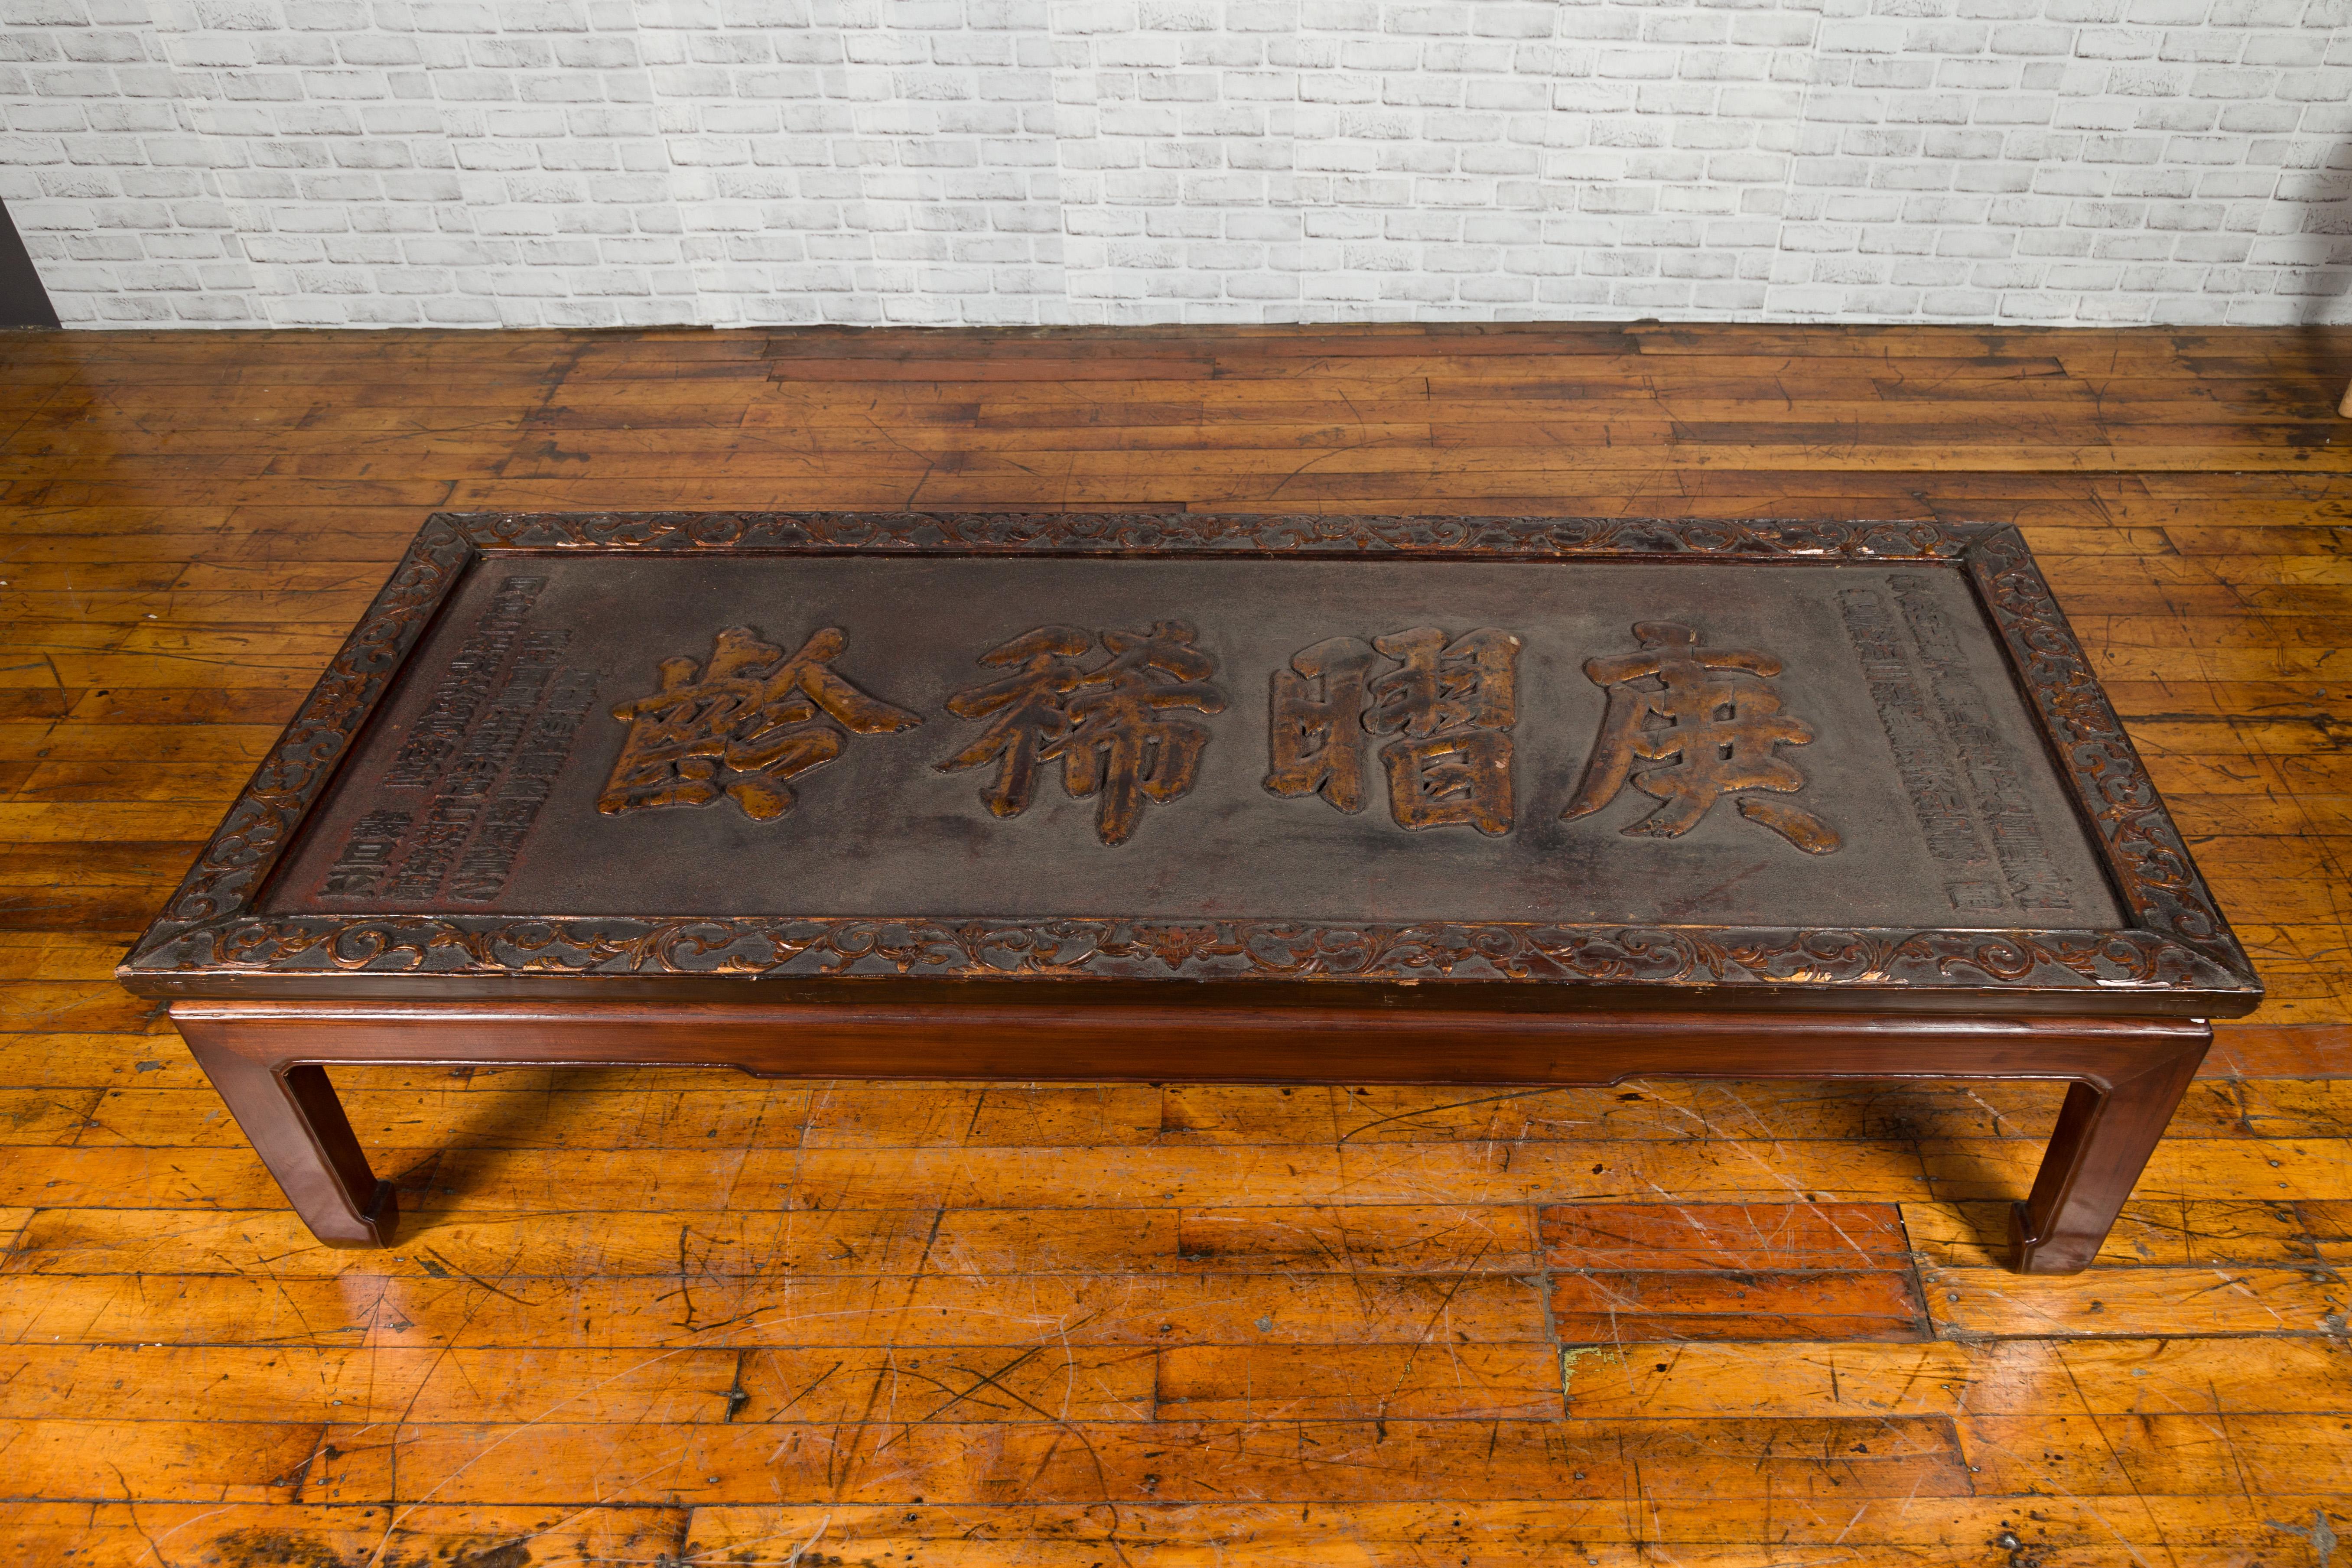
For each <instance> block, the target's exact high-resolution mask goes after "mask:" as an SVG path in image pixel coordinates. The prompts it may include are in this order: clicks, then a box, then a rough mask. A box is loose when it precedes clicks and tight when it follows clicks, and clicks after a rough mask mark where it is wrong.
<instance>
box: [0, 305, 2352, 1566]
mask: <svg viewBox="0 0 2352 1568" xmlns="http://www.w3.org/2000/svg"><path fill="white" fill-rule="evenodd" d="M2347 374H2352V331H2335V332H2332V333H2329V332H2320V331H2314V332H2306V333H2294V332H2286V331H2206V332H2177V333H2176V332H2164V331H2139V332H2095V331H2072V332H2058V331H1968V330H1918V329H1901V330H1895V329H1886V330H1832V329H1787V328H1771V329H1764V328H1757V329H1748V328H1681V327H1665V326H1657V325H1654V324H1649V325H1636V326H1631V327H1608V326H1570V327H1541V328H1510V329H1485V330H1481V329H1475V328H1474V329H1440V328H1371V329H1362V330H1348V331H1341V330H1327V329H1297V330H1275V329H1252V330H1192V331H1173V330H1169V331H1129V332H1124V333H1105V332H1002V333H987V334H965V335H951V334H945V333H917V332H902V333H850V332H841V331H811V332H804V333H803V332H777V333H761V332H749V333H740V334H717V333H710V332H676V333H646V334H600V333H581V334H558V333H497V334H493V333H479V334H475V333H448V334H434V333H421V334H420V333H399V332H383V333H352V334H340V333H324V332H312V333H296V332H288V333H283V334H239V333H215V332H193V331H192V332H184V333H178V334H160V335H146V334H139V333H128V332H125V333H94V332H93V333H72V334H58V333H46V334H34V333H19V334H8V335H0V515H5V528H6V534H5V550H0V556H5V568H0V576H5V585H4V586H0V605H5V622H6V624H5V647H0V655H5V657H0V847H5V855H0V910H5V915H0V926H5V929H4V930H0V981H4V982H5V984H0V992H5V996H0V1008H5V1013H0V1028H5V1030H8V1031H11V1033H9V1034H7V1035H6V1036H5V1058H0V1138H5V1143H6V1145H7V1147H6V1148H5V1152H0V1205H15V1206H13V1207H5V1208H0V1233H5V1235H6V1236H7V1237H9V1238H10V1245H9V1250H8V1251H7V1253H6V1255H5V1272H0V1430H5V1436H0V1494H5V1496H6V1497H7V1498H9V1499H11V1500H8V1501H5V1502H0V1564H5V1568H49V1565H53V1564H54V1565H70V1568H128V1565H131V1564H150V1563H152V1564H158V1565H162V1568H198V1565H202V1564H233V1565H236V1568H258V1565H263V1564H268V1565H277V1564H287V1565H290V1568H425V1565H428V1564H429V1565H431V1568H457V1565H460V1564H472V1565H474V1568H521V1565H523V1564H526V1563H530V1564H557V1563H635V1564H646V1565H648V1568H650V1565H654V1564H662V1565H666V1568H676V1565H677V1564H680V1563H707V1564H711V1565H713V1568H717V1565H720V1564H760V1563H772V1564H785V1563H805V1564H818V1563H825V1564H852V1563H854V1564H866V1563H873V1564H883V1563H887V1564H914V1565H920V1568H951V1565H952V1568H968V1565H974V1564H1022V1565H1024V1568H1025V1565H1033V1564H1034V1565H1042V1568H1079V1565H1083V1564H1094V1563H1106V1564H1109V1563H1117V1564H1133V1565H1137V1568H1143V1565H1151V1568H1173V1565H1176V1564H1185V1565H1192V1564H1201V1565H1207V1564H1219V1565H1226V1564H1257V1563H1277V1564H1335V1563H1412V1564H1439V1563H1446V1564H1455V1563H1467V1564H1546V1565H1551V1564H1612V1565H1614V1564H1623V1563H1673V1564H1685V1565H1694V1568H1697V1565H1705V1568H1732V1565H1735V1564H1737V1565H1742V1568H1764V1565H1767V1564H1772V1565H1781V1564H1789V1565H1794V1564H1830V1563H1854V1564H1877V1563H1982V1564H1989V1565H2000V1568H2061V1565H2067V1568H2075V1565H2090V1564H2099V1565H2107V1564H2115V1565H2119V1568H2120V1565H2123V1564H2135V1565H2153V1564H2167V1565H2177V1568H2213V1565H2218V1564H2223V1563H2230V1564H2242V1565H2249V1568H2251V1565H2253V1564H2261V1565H2263V1568H2302V1565H2305V1564H2324V1563H2328V1562H2329V1561H2330V1559H2331V1557H2333V1558H2334V1560H2335V1562H2336V1563H2338V1564H2339V1565H2340V1564H2344V1563H2352V1351H2347V1327H2346V1324H2347V1319H2346V1314H2347V1310H2352V1285H2347V1282H2346V1280H2345V1279H2344V1277H2343V1275H2342V1274H2341V1273H2339V1272H2338V1271H2339V1269H2342V1268H2344V1266H2345V1265H2346V1264H2347V1263H2352V1161H2347V1155H2352V1029H2347V1022H2352V890H2348V889H2352V652H2347V647H2352V476H2347V470H2352V421H2347V420H2342V419H2338V418H2336V416H2334V414H2333V405H2334V402H2335V398H2336V395H2337V394H2338V393H2339V392H2340V391H2341V390H2342V387H2343V384H2344V382H2345V380H2346V377H2347ZM1139 506H1142V507H1168V508H1194V509H1240V510H1304V511H1315V510H1329V511H1345V510H1355V511H1363V510H1395V511H1450V512H1460V511H1481V510H1494V511H1500V512H1517V513H1528V512H1555V513H1577V512H1585V513H1593V512H1603V513H1621V512H1623V513H1670V514H1686V513H1697V514H1705V515H1718V516H1737V517H1754V516H1804V517H1811V516H1822V517H1853V516H1871V517H1895V518H1925V517H1942V518H1968V519H2003V520H2013V521H2016V522H2018V523H2020V524H2021V525H2022V527H2023V528H2024V529H2025V531H2026V532H2027V534H2028V535H2029V536H2030V538H2031V539H2032V543H2033V546H2034V548H2035V549H2036V551H2037V552H2040V555H2041V558H2042V563H2043V565H2044V566H2045V567H2046V569H2047V570H2048V573H2049V575H2050V577H2051V580H2052V581H2053V584H2055V585H2056V587H2057V589H2058V592H2059V595H2060V596H2061V598H2062V599H2063V601H2064V603H2065V605H2066V607H2067V609H2068V611H2069V612H2070V613H2071V614H2072V616H2073V617H2074V625H2075V626H2076V628H2077V629H2078V630H2079V631H2080V633H2081V634H2082V636H2083V638H2084V642H2085V643H2086V644H2087V645H2088V646H2089V647H2090V648H2091V649H2092V650H2093V653H2094V655H2095V658H2097V660H2098V661H2099V664H2100V666H2101V668H2102V670H2103V673H2104V676H2105V679H2106V681H2107V682H2108V689H2109V690H2110V691H2111V692H2112V693H2113V694H2114V695H2115V697H2116V700H2117V702H2118V705H2119V706H2120V707H2121V709H2122V710H2123V711H2124V713H2125V715H2126V718H2127V719H2128V720H2129V721H2130V725H2131V729H2132V731H2133V733H2134V735H2135V736H2136V737H2137V740H2138V742H2139V743H2140V745H2141V746H2142V747H2143V749H2144V750H2145V752H2147V758H2148V761H2149V763H2150V765H2151V767H2152V768H2153V770H2154V772H2155V773H2156V774H2157V776H2158V780H2159V782H2160V783H2161V784H2162V785H2163V787H2164V789H2165V790H2166V792H2167V794H2168V796H2169V798H2170V801H2171V803H2172V805H2173V808H2174V810H2175V811H2176V812H2177V813H2178V815H2179V817H2180V819H2181V822H2182V824H2183V826H2184V827H2186V828H2187V829H2188V831H2189V833H2190V835H2191V836H2192V838H2193V840H2194V842H2195V844H2196V847H2197V853H2198V856H2199V858H2200V861H2201V863H2202V864H2203V866H2204V868H2205V870H2206V871H2207V873H2208V874H2209V876H2210V879H2211V880H2212V882H2213V884H2214V886H2215V888H2216V889H2217V890H2218V892H2219V893H2220V895H2221V899H2222V900H2223V902H2224V904H2225V905H2226V906H2227V907H2228V909H2229V910H2231V913H2232V914H2233V915H2234V916H2235V917H2236V919H2237V921H2238V924H2239V930H2240V931H2241V932H2242V934H2243V936H2244V937H2245V939H2246V941H2247V943H2248V945H2249V946H2250V947H2251V948H2252V951H2253V952H2254V953H2255V954H2256V956H2257V958H2258V960H2259V961H2260V963H2261V964H2262V968H2263V973H2264V976H2265V978H2266V979H2267V981H2268V983H2269V984H2270V986H2271V995H2272V1000H2271V1001H2270V1002H2269V1003H2268V1005H2266V1006H2265V1007H2264V1008H2263V1011H2262V1012H2261V1013H2260V1014H2259V1015H2257V1016H2256V1017H2255V1018H2254V1019H2252V1020H2250V1021H2249V1023H2248V1025H2246V1026H2238V1027H2232V1028H2230V1029H2227V1030H2226V1031H2225V1032H2224V1033H2223V1036H2222V1041H2221V1047H2220V1048H2219V1049H2217V1051H2216V1053H2215V1057H2214V1061H2213V1067H2212V1068H2211V1069H2210V1070H2211V1076H2210V1077H2208V1078H2207V1079H2204V1080H2203V1081H2201V1082H2200V1084H2199V1085H2198V1086H2197V1088H2196V1089H2195V1090H2194V1091H2193V1093H2192V1096H2191V1099H2190V1101H2189V1105H2188V1107H2187V1109H2186V1110H2184V1111H2183V1113H2182V1114H2181V1116H2180V1118H2179V1121H2178V1122H2177V1123H2176V1125H2175V1127H2174V1135H2173V1136H2172V1138H2171V1139H2170V1140H2169V1141H2168V1142H2166V1143H2165V1145H2164V1146H2163V1148H2162V1150H2161V1151H2160V1152H2158V1156H2157V1158H2156V1162H2155V1163H2154V1165H2153V1167H2152V1168H2151V1170H2150V1173H2149V1174H2148V1176H2147V1179H2146V1180H2145V1182H2144V1183H2143V1184H2142V1186H2141V1190H2140V1194H2139V1199H2138V1201H2137V1204H2136V1205H2135V1206H2134V1208H2133V1210H2132V1211H2131V1213H2130V1215H2129V1217H2128V1218H2127V1220H2126V1224H2125V1225H2124V1226H2123V1227H2122V1228H2121V1229H2120V1230H2119V1231H2118V1233H2117V1235H2116V1237H2115V1239H2114V1241H2113V1243H2112V1245H2111V1246H2110V1247H2109V1248H2108V1250H2107V1253H2106V1255H2105V1258H2103V1259H2102V1261H2101V1263H2100V1265H2099V1267H2098V1268H2095V1269H2094V1270H2093V1271H2091V1272H2090V1273H2087V1274H2084V1275H2083V1276H2080V1277H2078V1278H2074V1279H2031V1280H2029V1279H2018V1278H2015V1277H2012V1276H2011V1275H2008V1274H2006V1273H2003V1272H2001V1271H2000V1269H1998V1268H1995V1267H1994V1266H1993V1264H1992V1253H1991V1251H1990V1248H1989V1246H1988V1241H1989V1239H1990V1238H1991V1237H1994V1236H1996V1235H1997V1233H1998V1229H1999V1226H2000V1219H2001V1214H2002V1208H2001V1204H2002V1200H2005V1199H2007V1198H2010V1197H2011V1196H2015V1195H2018V1194H2021V1193H2022V1192H2023V1191H2024V1187H2025V1184H2026V1182H2027V1179H2028V1176H2029V1173H2030V1172H2031V1170H2032V1163H2033V1161H2034V1158H2035V1156H2036V1154H2037V1152H2038V1150H2039V1145H2040V1141H2041V1139H2042V1137H2043V1135H2044V1134H2045V1132H2046V1131H2047V1129H2048V1127H2049V1124H2050V1122H2051V1120H2052V1118H2053V1112H2054V1109H2055V1105H2056V1095H2055V1092H2054V1091H2052V1090H2043V1089H2036V1088H2027V1089H2017V1088H2007V1089H1996V1088H1991V1087H1984V1086H1969V1085H1961V1084H1949V1085H1927V1086H1912V1087H1905V1088H1894V1087H1889V1088H1885V1089H1867V1088H1864V1089H1854V1088H1846V1089H1830V1088H1825V1087H1817V1086H1811V1087H1809V1086H1802V1085H1800V1086H1789V1085H1780V1086H1776V1087H1767V1086H1760V1085H1740V1084H1728V1085H1712V1086H1691V1085H1674V1084H1655V1085H1651V1084H1630V1085H1625V1086H1622V1087H1621V1088H1619V1089H1609V1090H1582V1091H1573V1092H1549V1093H1526V1092H1519V1093H1507V1094H1493V1095H1476V1094H1464V1093H1460V1092H1444V1091H1428V1092H1420V1091H1399V1090H1394V1089H1376V1090H1363V1089H1346V1088H1339V1089H1328V1090H1326V1089H1313V1090H1309V1089H1299V1090H1295V1091H1294V1090H1287V1089H1152V1088H1149V1087H1108V1086H1086V1085H1077V1086H1070V1085H1056V1086H1045V1087H1039V1088H1035V1089H990V1090H988V1091H986V1092H984V1093H983V1092H982V1091H980V1090H978V1089H971V1088H964V1087H958V1086H952V1085H941V1086H937V1087H918V1088H907V1087H897V1088H887V1087H880V1086H871V1085H866V1084H859V1083H830V1084H823V1085H816V1086H794V1085H784V1084H768V1085H760V1084H755V1083H752V1082H751V1081H750V1080H746V1079H737V1078H732V1077H730V1076H727V1075H723V1074H717V1073H704V1072H677V1071H673V1072H666V1073H656V1072H635V1071H624V1070H600V1071H547V1070H532V1071H503V1072H490V1071H475V1072H471V1073H459V1074H454V1075H440V1074H427V1073H425V1072H418V1071H395V1070H386V1069H376V1070H369V1071H365V1072H352V1073H350V1074H348V1075H346V1076H345V1078H344V1079H343V1081H344V1082H345V1084H346V1086H347V1093H346V1100H347V1101H348V1102H349V1103H350V1105H351V1106H352V1115H353V1120H354V1121H355V1122H357V1123H358V1125H359V1127H360V1131H361V1135H362V1138H363V1139H364V1141H365V1142H367V1144H368V1145H369V1147H370V1149H371V1150H372V1151H373V1153H374V1155H375V1158H376V1162H377V1164H378V1168H379V1169H386V1170H390V1171H394V1172H397V1173H399V1180H400V1184H401V1188H402V1191H401V1206H402V1209H403V1213H404V1234H403V1236H402V1238H401V1241H400V1244H399V1246H398V1247H396V1248H394V1250H392V1251H390V1252H387V1253H352V1252H334V1251H328V1250H325V1249H322V1248H320V1247H316V1246H315V1245H313V1244H312V1243H311V1242H310V1238H309V1237H308V1235H307V1234H306V1233H305V1232H304V1231H303V1230H302V1228H301V1227H300V1226H299V1225H297V1224H295V1223H294V1222H293V1221H292V1219H291V1218H290V1217H289V1215H287V1214H286V1213H285V1211H284V1210H283V1209H282V1207H281V1206H280V1205H279V1200H278V1194H277V1193H276V1191H275V1189H274V1188H273V1187H272V1186H271V1184H270V1183H269V1182H268V1179H267V1178H266V1177H265V1176H264V1175H263V1173H262V1172H261V1170H260V1168H259V1166H258V1165H257V1163H255V1161H254V1159H253V1158H252V1156H251V1154H250V1153H249V1152H248V1151H247V1148H246V1146H245V1144H244V1142H243V1141H242V1140H241V1139H240V1138H239V1136H238V1135H237V1132H236V1129H235V1128H234V1127H233V1126H231V1125H229V1124H228V1123H227V1121H226V1118H225V1117H224V1115H223V1113H222V1111H221V1110H220V1108H219V1105H218V1102H217V1101H216V1100H215V1098H214V1097H213V1095H212V1093H211V1091H210V1089H208V1088H207V1087H206V1085H205V1081H204V1079H203V1078H202V1076H201V1075H200V1074H199V1073H198V1072H197V1070H196V1068H194V1064H193V1063H192V1062H191V1061H190V1059H189V1058H188V1056H187V1053H186V1052H185V1051H184V1049H183V1048H182V1047H181V1046H180V1044H179V1042H178V1040H177V1038H176V1037H174V1036H173V1034H172V1033H171V1031H170V1030H169V1028H168V1027H167V1026H165V1025H163V1023H161V1022H160V1021H159V1020H158V1019H157V1018H156V1016H155V1015H154V1011H153V1009H152V1008H150V1007H147V1006H145V1005H142V1004H140V1003H138V1002H136V1001H134V1000H133V999H131V997H129V996H127V995H125V994H123V993H121V991H119V990H117V989H116V988H115V987H114V985H113V984H111V983H110V980H109V978H108V975H109V972H110V968H111V966H112V964H113V963H114V961H115V958H116V956H117V954H118V952H119V951H120V950H121V947H122V946H123V944H124V942H126V941H127V939H128V938H129V936H130V935H131V933H132V932H133V931H135V930H136V929H137V928H138V927H139V926H140V925H141V924H142V922H143V921H145V919H146V918H147V916H148V914H149V913H150V911H152V910H153V909H154V908H155V906H156V904H157V903H158V901H159V900H160V899H161V898H162V897H163V893H164V891H165V890H166V889H167V888H168V887H169V886H170V884H171V883H172V882H173V880H174V879H176V878H177V877H178V875H179V873H180V871H181V870H182V868H183V867H184V864H185V862H186V861H187V859H188V858H189V857H190V856H191V854H192V853H193V851H194V847H195V845H196V842H197V840H198V838H199V837H201V836H202V835H204V834H205V832H206V831H207V829H208V828H209V827H210V826H212V824H213V822H214V821H215V816H216V815H217V813H218V812H219V811H220V809H221V808H222V806H223V805H224V804H225V803H226V801H227V800H228V799H229V797H230V795H232V793H233V792H234V791H235V790H236V787H237V786H238V784H240V783H241V782H242V780H243V777H244V775H245V773H246V772H247V770H248V769H249V768H250V767H251V765H252V763H253V762H254V760H255V759H256V758H257V756H259V755H260V754H261V752H262V749H263V747H264V745H265V744H266V742H268V740H269V739H270V737H271V736H272V734H273V733H274V732H275V731H276V728H277V726H278V724H280V723H281V722H282V721H284V720H285V719H286V718H287V717H288V716H289V713H290V711H291V710H292V708H293V705H294V703H295V701H296V700H297V699H298V698H299V695H300V694H301V693H302V691H303V690H304V689H307V688H308V686H309V685H310V681H311V679H312V678H313V676H314V674H315V673H316V672H317V670H318V669H319V668H320V666H321V665H322V664H323V663H324V662H325V660H326V659H327V658H328V656H329V654H330V652H331V649H332V648H333V647H335V645H336V644H337V642H338V641H339V640H340V639H341V636H342V634H343V632H344V630H345V629H346V628H347V627H348V626H350V624H351V623H352V621H353V620H354V618H355V617H356V616H358V615H359V613H360V611H361V609H362V605H364V604H365V603H366V602H367V600H368V599H369V597H370V596H371V595H373V593H374V591H375V588H376V586H377V584H378V583H379V582H380V580H381V579H382V577H383V574H384V571H385V569H386V567H387V565H388V563H390V562H391V561H392V560H393V559H394V556H395V555H396V554H397V552H399V550H400V548H401V545H402V543H403V542H404V541H405V540H406V538H407V537H408V536H409V535H410V534H411V533H412V532H413V531H415V528H416V527H417V525H418V523H419V522H420V521H422V520H423V518H424V517H425V514H426V513H427V512H428V511H430V510H434V509H436V508H460V509H488V508H532V509H570V510H592V509H599V508H634V509H647V508H726V507H757V508H835V507H838V508H899V507H917V508H928V509H963V508H1013V507H1023V508H1118V509H1133V508H1137V507H1139Z"/></svg>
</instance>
